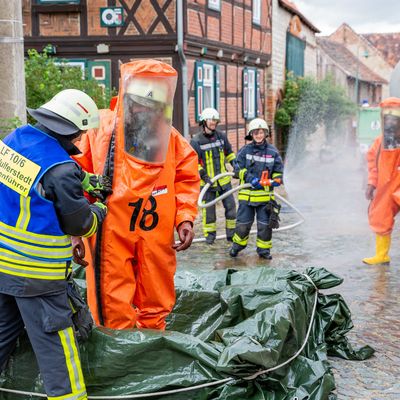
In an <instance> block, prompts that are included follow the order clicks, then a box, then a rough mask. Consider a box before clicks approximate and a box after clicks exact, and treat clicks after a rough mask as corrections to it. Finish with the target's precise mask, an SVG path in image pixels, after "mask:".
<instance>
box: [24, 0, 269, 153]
mask: <svg viewBox="0 0 400 400" xmlns="http://www.w3.org/2000/svg"><path fill="white" fill-rule="evenodd" d="M180 16H181V17H180ZM23 17H24V36H25V48H26V49H29V48H36V49H37V50H42V49H43V48H44V46H46V45H47V44H49V43H50V44H52V45H53V46H54V47H53V48H54V52H55V56H56V57H59V58H61V59H68V60H69V61H71V63H74V65H77V66H80V67H82V68H85V69H86V70H87V71H88V74H89V75H90V76H92V77H94V78H95V79H98V80H99V81H100V83H102V84H104V85H105V86H108V87H118V79H119V71H118V67H119V63H120V62H127V61H129V60H131V59H134V58H158V59H163V60H164V61H166V62H168V63H170V64H171V65H173V66H174V67H175V68H176V69H177V70H178V72H179V81H178V87H177V91H176V95H175V108H174V125H175V126H176V127H177V128H178V129H179V130H181V131H182V132H183V133H185V134H186V135H188V136H189V135H192V134H194V133H195V132H196V130H197V129H198V124H197V121H198V117H199V115H200V113H201V111H202V109H203V108H205V107H215V108H217V109H218V110H219V112H220V114H221V124H220V127H221V128H222V130H225V131H227V132H228V134H229V137H230V139H231V141H232V144H233V146H234V147H235V148H238V147H240V146H241V145H242V144H243V143H244V131H245V127H246V124H247V122H248V121H249V120H250V119H252V118H254V117H256V116H264V111H265V74H264V71H265V68H266V67H267V66H268V65H269V63H270V59H271V0H187V1H179V0H23Z"/></svg>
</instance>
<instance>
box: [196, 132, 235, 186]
mask: <svg viewBox="0 0 400 400" xmlns="http://www.w3.org/2000/svg"><path fill="white" fill-rule="evenodd" d="M190 144H191V145H192V147H193V148H194V149H195V151H196V153H197V155H198V157H199V173H200V176H203V173H206V174H207V175H208V176H209V177H210V178H213V177H214V176H216V175H218V174H221V173H224V172H226V167H225V164H226V163H227V162H232V161H233V160H235V159H236V155H235V153H234V152H233V150H232V146H231V144H230V143H229V141H228V139H227V137H226V135H225V134H224V133H222V132H219V131H215V133H214V134H212V135H205V134H204V133H203V132H200V133H198V134H197V135H196V136H194V138H193V139H192V140H191V142H190ZM202 170H204V172H203V173H202ZM230 182H231V177H230V176H226V177H224V178H221V179H218V183H219V185H220V186H224V185H227V184H229V183H230ZM204 185H205V182H204V181H203V180H202V181H201V186H204ZM213 187H217V182H215V183H214V185H213Z"/></svg>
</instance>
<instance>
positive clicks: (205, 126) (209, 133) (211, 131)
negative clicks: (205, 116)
mask: <svg viewBox="0 0 400 400" xmlns="http://www.w3.org/2000/svg"><path fill="white" fill-rule="evenodd" d="M206 128H207V129H208V130H209V132H207V131H206ZM203 132H204V134H206V135H210V136H211V135H213V134H214V133H215V129H210V128H209V127H208V125H207V121H203Z"/></svg>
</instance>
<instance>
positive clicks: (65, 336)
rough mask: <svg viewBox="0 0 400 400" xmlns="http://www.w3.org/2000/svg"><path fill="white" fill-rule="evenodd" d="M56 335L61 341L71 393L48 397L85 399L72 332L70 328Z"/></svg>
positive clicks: (83, 384)
mask: <svg viewBox="0 0 400 400" xmlns="http://www.w3.org/2000/svg"><path fill="white" fill-rule="evenodd" d="M58 335H59V337H60V340H61V344H62V347H63V350H64V355H65V363H66V367H67V370H68V375H69V379H70V383H71V389H72V393H71V394H67V395H63V396H57V397H50V396H49V399H52V400H61V399H62V400H70V399H71V400H81V399H86V398H87V397H86V387H85V382H84V380H83V374H82V367H81V362H80V359H79V353H78V349H77V347H76V341H75V336H74V332H73V330H72V328H71V327H69V328H67V329H64V330H62V331H58Z"/></svg>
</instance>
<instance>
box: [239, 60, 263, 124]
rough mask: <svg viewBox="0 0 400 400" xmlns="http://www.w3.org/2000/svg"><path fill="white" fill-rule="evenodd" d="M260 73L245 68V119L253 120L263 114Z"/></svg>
mask: <svg viewBox="0 0 400 400" xmlns="http://www.w3.org/2000/svg"><path fill="white" fill-rule="evenodd" d="M260 80H261V77H260V71H258V70H257V69H256V68H248V67H245V68H243V118H245V119H253V118H255V117H257V116H259V115H261V114H262V103H261V90H260Z"/></svg>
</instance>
